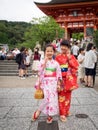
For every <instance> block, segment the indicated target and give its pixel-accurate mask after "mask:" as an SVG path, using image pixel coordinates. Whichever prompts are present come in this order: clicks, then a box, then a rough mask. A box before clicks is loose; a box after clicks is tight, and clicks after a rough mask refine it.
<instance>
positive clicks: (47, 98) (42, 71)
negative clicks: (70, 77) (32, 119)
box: [39, 60, 62, 116]
mask: <svg viewBox="0 0 98 130" xmlns="http://www.w3.org/2000/svg"><path fill="white" fill-rule="evenodd" d="M43 64H44V61H42V62H41V63H40V66H39V79H40V82H41V88H42V89H43V91H44V99H43V100H42V102H41V105H40V107H39V109H40V110H41V111H42V112H43V113H45V114H46V115H51V116H53V115H56V114H58V112H59V108H58V92H57V81H58V79H59V78H60V79H62V75H61V69H60V66H59V64H58V62H57V61H55V60H51V61H48V62H47V63H46V67H45V68H43ZM46 68H48V69H49V68H50V70H56V75H55V77H45V75H46ZM48 74H49V73H48Z"/></svg>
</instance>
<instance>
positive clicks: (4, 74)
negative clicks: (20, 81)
mask: <svg viewBox="0 0 98 130" xmlns="http://www.w3.org/2000/svg"><path fill="white" fill-rule="evenodd" d="M28 75H32V73H28ZM0 76H18V72H17V73H0Z"/></svg>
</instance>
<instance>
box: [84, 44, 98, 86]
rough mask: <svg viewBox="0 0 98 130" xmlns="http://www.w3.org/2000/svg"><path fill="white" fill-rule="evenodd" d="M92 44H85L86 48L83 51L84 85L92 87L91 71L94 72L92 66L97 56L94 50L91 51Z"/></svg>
mask: <svg viewBox="0 0 98 130" xmlns="http://www.w3.org/2000/svg"><path fill="white" fill-rule="evenodd" d="M93 46H94V44H92V43H89V44H88V45H87V49H86V52H85V60H84V66H85V86H86V87H93V85H92V83H93V78H92V77H93V73H94V67H95V63H96V61H97V56H96V54H95V52H94V51H93Z"/></svg>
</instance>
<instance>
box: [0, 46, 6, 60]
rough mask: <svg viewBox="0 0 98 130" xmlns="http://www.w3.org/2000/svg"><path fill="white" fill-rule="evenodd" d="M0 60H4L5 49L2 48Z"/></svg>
mask: <svg viewBox="0 0 98 130" xmlns="http://www.w3.org/2000/svg"><path fill="white" fill-rule="evenodd" d="M0 59H1V60H5V59H6V50H5V48H2V49H1V51H0Z"/></svg>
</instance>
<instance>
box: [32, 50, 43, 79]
mask: <svg viewBox="0 0 98 130" xmlns="http://www.w3.org/2000/svg"><path fill="white" fill-rule="evenodd" d="M40 58H41V55H40V54H39V49H38V48H35V50H34V56H33V64H32V72H33V76H34V77H37V76H38V66H39V62H40Z"/></svg>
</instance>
